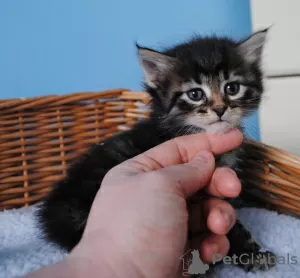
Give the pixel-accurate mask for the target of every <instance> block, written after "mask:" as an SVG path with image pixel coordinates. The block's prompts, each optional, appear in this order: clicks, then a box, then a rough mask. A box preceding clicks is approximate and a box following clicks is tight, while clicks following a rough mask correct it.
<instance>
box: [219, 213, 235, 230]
mask: <svg viewBox="0 0 300 278" xmlns="http://www.w3.org/2000/svg"><path fill="white" fill-rule="evenodd" d="M220 211H221V214H222V216H223V218H224V219H225V221H226V222H227V223H228V225H229V229H231V228H232V227H233V225H234V222H233V221H232V219H231V217H230V214H229V213H228V212H227V211H224V210H220Z"/></svg>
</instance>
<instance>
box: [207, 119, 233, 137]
mask: <svg viewBox="0 0 300 278" xmlns="http://www.w3.org/2000/svg"><path fill="white" fill-rule="evenodd" d="M233 127H234V125H233V124H231V123H229V122H228V121H225V120H221V119H220V120H217V121H215V122H213V123H211V124H210V125H209V126H208V127H207V128H206V130H207V131H209V132H211V133H219V134H222V133H225V132H227V131H228V130H230V129H232V128H233Z"/></svg>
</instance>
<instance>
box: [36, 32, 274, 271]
mask: <svg viewBox="0 0 300 278" xmlns="http://www.w3.org/2000/svg"><path fill="white" fill-rule="evenodd" d="M266 33H267V30H264V31H260V32H257V33H255V34H253V35H252V36H250V37H249V38H247V39H245V40H243V41H240V42H235V41H233V40H231V39H228V38H217V37H206V38H201V37H195V38H193V39H191V40H190V41H188V42H185V43H182V44H179V45H177V46H175V47H173V48H170V49H167V50H165V51H162V52H158V51H155V50H152V49H149V48H143V47H140V46H137V48H138V56H139V59H140V63H141V66H142V69H143V72H144V77H145V89H146V91H147V92H148V93H149V94H150V95H151V97H152V109H153V112H152V114H151V116H150V118H149V119H147V120H144V121H143V122H140V123H138V124H136V125H135V126H134V127H133V128H132V129H131V130H129V131H126V132H123V133H119V134H116V135H115V136H113V137H111V138H109V139H107V140H105V141H104V142H103V143H102V144H99V145H95V146H93V147H92V148H91V149H90V150H89V151H88V152H87V153H86V154H85V155H83V156H82V157H81V158H80V159H79V160H78V161H77V162H76V163H74V165H72V166H71V167H70V168H69V169H68V173H67V177H66V178H65V179H63V180H62V181H60V182H58V183H57V184H55V185H54V187H53V190H52V192H50V194H49V195H48V196H47V198H46V199H45V201H44V202H43V203H42V204H41V205H40V209H39V211H38V215H37V216H38V220H39V223H40V225H41V228H42V230H43V232H44V234H45V236H46V238H47V239H48V240H50V241H51V242H54V243H56V244H58V245H59V246H60V247H62V248H65V249H66V250H68V251H70V250H72V248H73V247H74V246H75V245H76V244H77V243H78V242H79V240H80V238H81V236H82V233H83V230H84V228H85V225H86V220H87V218H88V214H89V211H90V208H91V205H92V202H93V200H94V197H95V195H96V193H97V191H98V190H99V188H100V185H101V181H102V179H103V177H104V176H105V174H106V173H107V172H108V171H109V170H110V169H111V168H112V167H114V166H115V165H117V164H119V163H121V162H123V161H125V160H127V159H129V158H132V157H134V156H136V155H138V154H140V153H142V152H144V151H146V150H148V149H150V148H152V147H154V146H156V145H158V144H160V143H163V142H165V141H167V140H169V139H172V138H174V137H176V136H180V135H186V134H191V133H197V132H202V131H207V132H212V133H223V132H226V131H227V130H229V129H231V128H233V127H237V128H242V126H241V119H242V118H243V117H244V116H246V115H248V114H249V113H250V112H252V111H254V110H255V109H257V108H258V106H259V103H260V100H261V97H262V93H263V74H262V71H261V69H260V65H261V54H262V50H263V45H264V43H265V39H266ZM237 151H238V150H237ZM237 151H234V152H230V153H229V154H224V155H222V156H220V157H219V160H218V164H219V165H220V166H229V167H234V166H235V160H236V156H237ZM228 237H229V240H230V242H231V248H230V254H231V255H234V254H236V255H241V254H245V253H246V254H249V255H251V254H253V255H254V256H256V255H258V256H261V257H264V258H266V257H267V256H268V255H269V254H271V253H269V252H260V249H261V247H260V246H259V245H258V244H257V243H256V242H255V241H254V240H253V239H252V237H251V235H250V233H249V232H248V231H247V230H246V229H245V228H244V227H243V226H242V225H241V224H240V223H239V222H237V224H236V225H235V226H234V227H233V228H232V230H231V231H230V233H229V235H228ZM240 266H241V267H243V268H244V269H245V270H257V269H260V270H265V269H268V268H269V266H271V263H261V262H249V263H247V264H241V265H240Z"/></svg>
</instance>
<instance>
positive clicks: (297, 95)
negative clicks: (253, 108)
mask: <svg viewBox="0 0 300 278" xmlns="http://www.w3.org/2000/svg"><path fill="white" fill-rule="evenodd" d="M259 119H260V132H261V141H262V142H264V143H267V144H269V145H272V146H277V147H279V148H282V149H285V150H287V151H289V152H291V153H294V154H296V155H299V156H300V77H286V78H271V79H268V80H267V81H266V91H265V97H264V98H263V101H262V104H261V109H260V111H259Z"/></svg>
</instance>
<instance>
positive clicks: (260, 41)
mask: <svg viewBox="0 0 300 278" xmlns="http://www.w3.org/2000/svg"><path fill="white" fill-rule="evenodd" d="M269 29H270V28H267V29H264V30H262V31H258V32H256V33H254V34H252V35H251V36H250V37H249V38H248V39H246V40H245V41H243V42H242V43H240V44H239V46H238V48H239V49H240V51H241V53H242V54H243V56H244V57H245V59H246V60H248V61H249V62H250V63H253V62H254V63H255V62H257V63H260V60H261V56H262V51H263V48H264V45H265V42H266V39H267V33H268V30H269Z"/></svg>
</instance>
